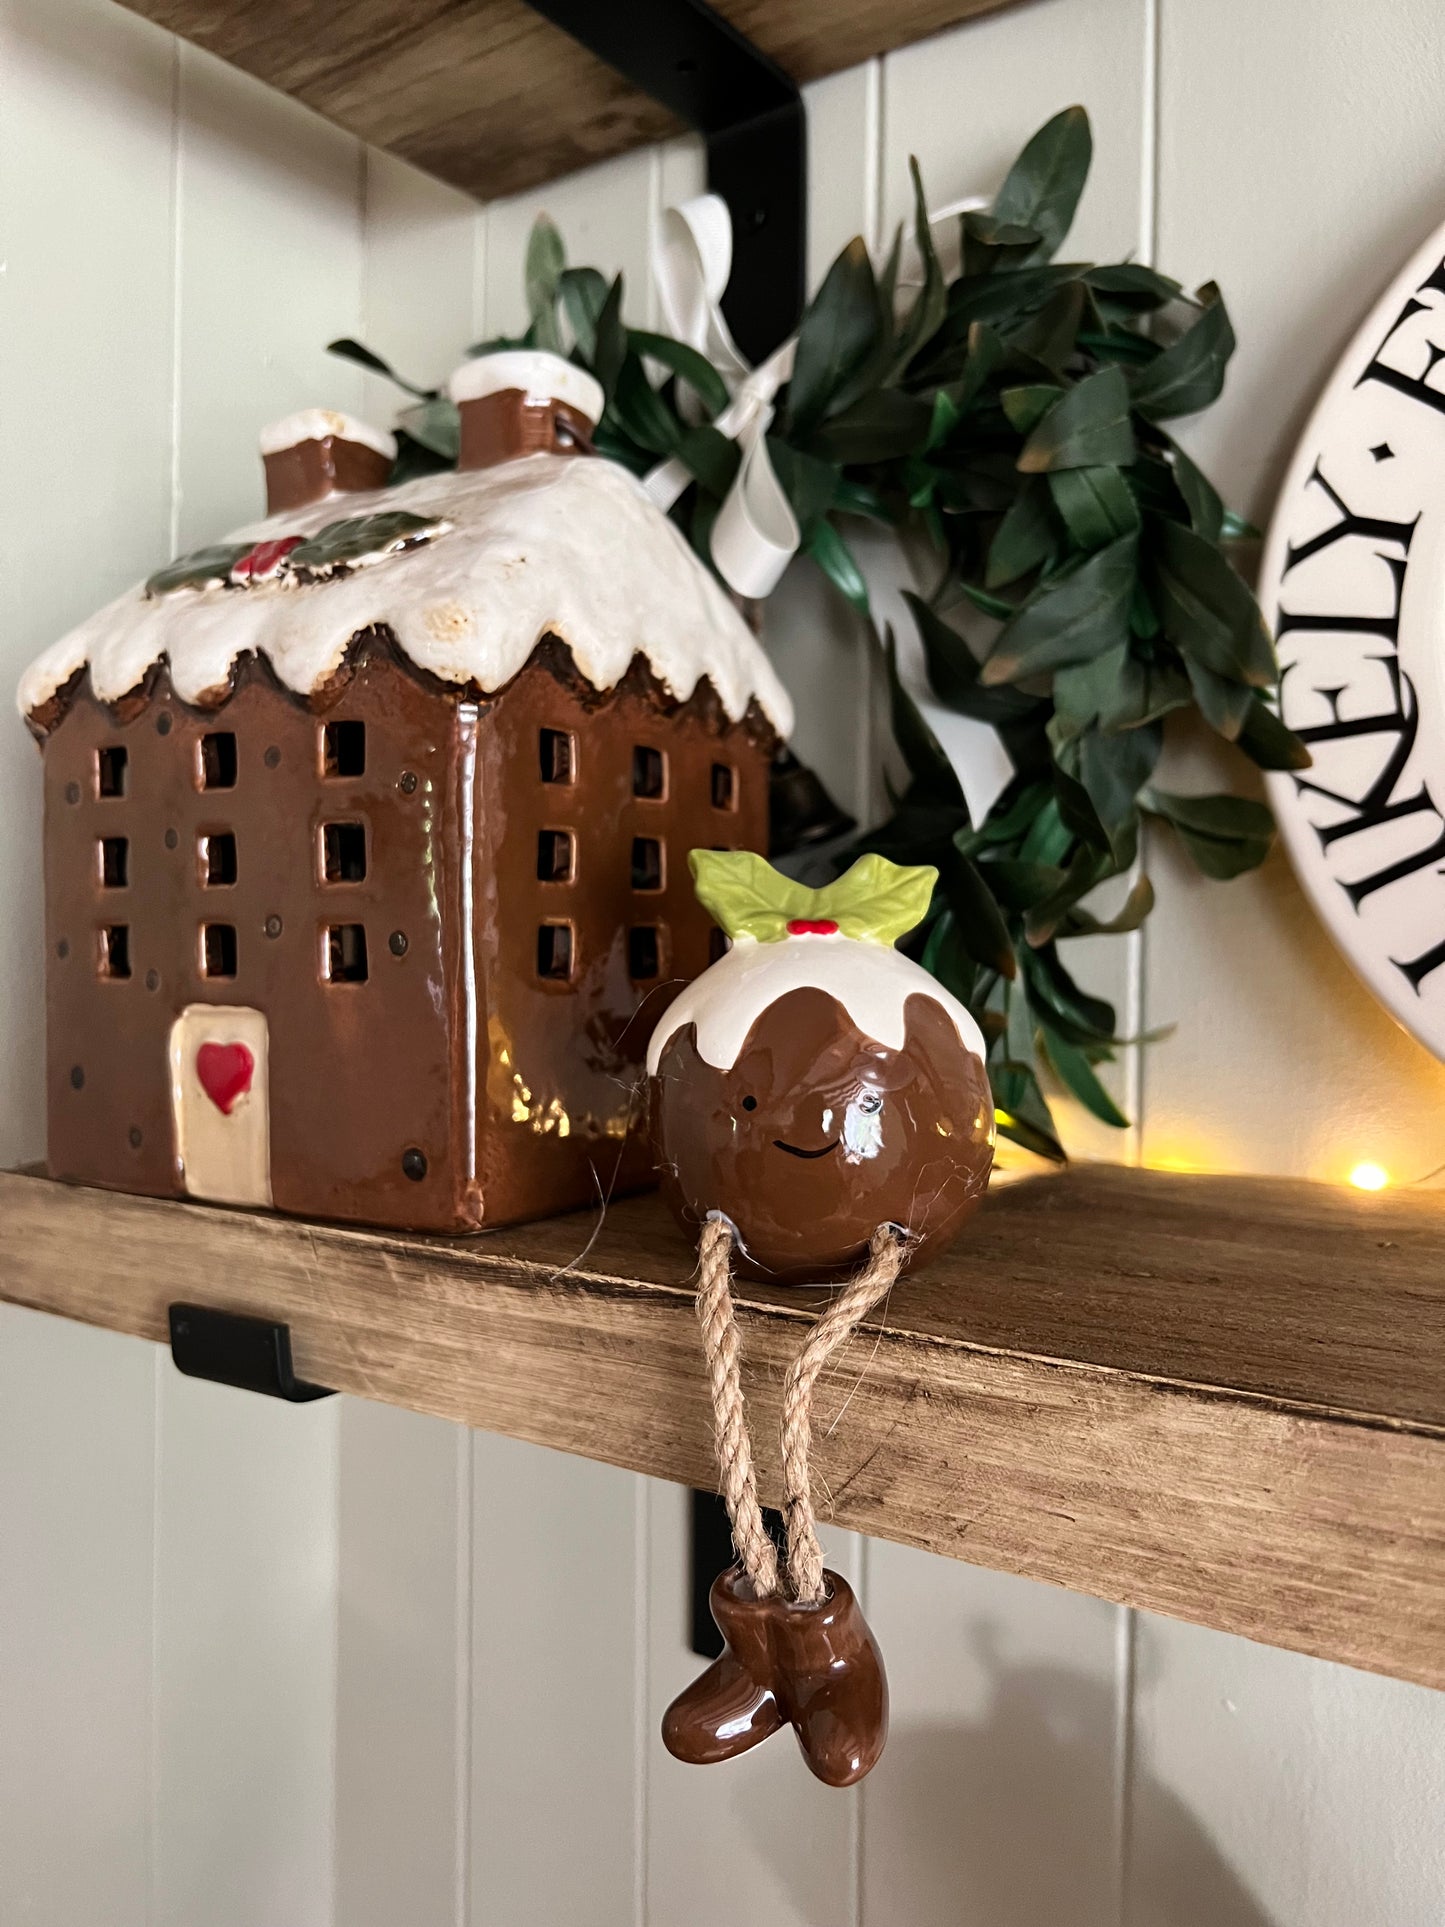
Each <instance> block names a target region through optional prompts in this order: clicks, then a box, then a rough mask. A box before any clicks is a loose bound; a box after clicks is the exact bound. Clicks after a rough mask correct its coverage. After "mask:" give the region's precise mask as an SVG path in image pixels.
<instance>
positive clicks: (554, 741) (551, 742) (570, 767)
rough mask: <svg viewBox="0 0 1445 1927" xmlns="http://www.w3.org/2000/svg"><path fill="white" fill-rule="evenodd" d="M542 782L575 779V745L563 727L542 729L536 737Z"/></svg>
mask: <svg viewBox="0 0 1445 1927" xmlns="http://www.w3.org/2000/svg"><path fill="white" fill-rule="evenodd" d="M537 754H538V758H539V760H540V762H541V767H542V781H543V782H544V783H575V782H576V781H577V746H576V744H575V743H574V742H573V740H572V737H571V735H570V734H569V733H568V731H566V730H565V729H544V730H543V731H542V732H541V734H540V735H539V737H538V738H537Z"/></svg>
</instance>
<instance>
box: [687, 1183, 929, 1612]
mask: <svg viewBox="0 0 1445 1927" xmlns="http://www.w3.org/2000/svg"><path fill="white" fill-rule="evenodd" d="M905 1250H906V1246H905V1243H904V1240H903V1239H902V1238H901V1237H900V1236H899V1235H898V1234H897V1233H896V1232H895V1231H893V1230H891V1229H890V1228H889V1227H888V1226H886V1225H880V1226H879V1228H878V1229H877V1231H875V1232H874V1234H873V1242H872V1245H871V1246H870V1248H869V1257H868V1264H867V1267H866V1269H865V1270H864V1271H863V1272H861V1273H860V1274H859V1276H858V1277H857V1278H855V1279H854V1281H853V1283H852V1284H851V1285H849V1286H848V1288H847V1289H846V1290H845V1291H844V1292H843V1293H842V1294H841V1295H840V1296H839V1297H838V1298H836V1299H835V1300H834V1302H833V1303H832V1304H831V1305H830V1306H829V1307H828V1309H827V1311H825V1312H824V1313H823V1315H822V1317H821V1318H820V1319H819V1320H818V1322H817V1324H815V1325H814V1326H813V1328H812V1330H811V1331H810V1332H809V1333H808V1336H807V1338H806V1339H805V1340H804V1341H803V1344H802V1346H801V1348H800V1349H799V1352H798V1355H797V1357H796V1358H795V1359H794V1360H793V1362H792V1364H791V1366H790V1367H789V1368H788V1376H787V1381H786V1383H785V1385H784V1388H783V1414H782V1452H783V1506H784V1516H785V1519H786V1522H787V1534H788V1571H787V1581H788V1585H787V1590H788V1596H789V1597H790V1598H792V1599H795V1600H797V1601H798V1602H799V1603H800V1604H803V1605H814V1604H816V1603H817V1601H819V1600H820V1599H821V1598H822V1597H823V1552H822V1548H821V1546H820V1545H819V1544H818V1531H817V1520H816V1517H815V1514H814V1511H813V1493H812V1480H811V1477H810V1474H809V1470H808V1458H809V1454H810V1451H811V1448H812V1438H813V1427H812V1407H813V1388H814V1386H815V1385H816V1384H817V1381H818V1377H819V1374H820V1373H821V1372H822V1370H823V1367H824V1366H825V1365H826V1364H827V1362H828V1360H829V1359H830V1358H831V1357H832V1356H833V1354H834V1352H836V1351H837V1350H838V1349H839V1347H840V1346H842V1345H844V1344H846V1342H847V1341H848V1339H849V1338H850V1337H851V1336H852V1335H853V1333H854V1332H855V1331H856V1330H857V1328H858V1326H859V1324H861V1322H862V1321H863V1319H864V1318H866V1317H867V1315H868V1313H869V1312H870V1311H871V1310H872V1309H873V1307H874V1306H875V1305H876V1304H878V1302H879V1301H880V1299H882V1298H884V1297H885V1296H886V1295H887V1293H888V1292H889V1291H890V1290H891V1289H892V1287H893V1283H894V1281H895V1280H896V1278H897V1276H898V1273H899V1271H900V1270H901V1268H902V1265H903V1259H904V1254H905ZM700 1252H701V1259H700V1265H699V1272H698V1291H697V1315H698V1322H699V1324H700V1325H701V1326H702V1342H703V1351H704V1353H705V1355H706V1358H707V1368H708V1381H709V1385H710V1387H711V1390H712V1405H713V1419H714V1438H715V1443H716V1449H717V1461H718V1467H719V1470H720V1471H721V1473H722V1495H723V1502H724V1504H725V1505H726V1506H727V1511H728V1518H729V1519H730V1520H731V1521H732V1527H733V1538H734V1541H735V1543H736V1545H737V1549H738V1555H739V1557H740V1558H741V1559H742V1562H743V1567H744V1570H745V1571H746V1572H747V1575H748V1577H749V1579H750V1580H751V1581H752V1584H753V1591H754V1592H755V1593H756V1595H757V1597H758V1598H759V1599H771V1598H772V1597H773V1595H774V1594H775V1593H777V1592H778V1591H779V1576H778V1560H777V1554H776V1552H775V1551H774V1548H773V1542H772V1540H771V1539H770V1538H769V1537H768V1532H767V1528H766V1526H765V1525H764V1524H763V1513H762V1507H761V1505H760V1504H759V1502H758V1487H757V1475H756V1473H755V1472H754V1469H753V1452H752V1440H751V1437H750V1434H749V1431H748V1421H747V1413H746V1410H745V1409H744V1405H743V1388H742V1373H741V1369H740V1356H741V1342H740V1340H739V1336H738V1328H737V1316H736V1312H735V1309H734V1306H733V1295H732V1281H731V1275H730V1274H731V1263H730V1261H731V1257H732V1230H731V1228H730V1226H729V1225H728V1224H727V1222H726V1221H725V1220H724V1219H722V1218H711V1219H709V1220H708V1222H707V1224H706V1225H705V1226H704V1227H703V1234H702V1242H701V1246H700Z"/></svg>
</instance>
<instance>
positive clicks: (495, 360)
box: [447, 348, 604, 468]
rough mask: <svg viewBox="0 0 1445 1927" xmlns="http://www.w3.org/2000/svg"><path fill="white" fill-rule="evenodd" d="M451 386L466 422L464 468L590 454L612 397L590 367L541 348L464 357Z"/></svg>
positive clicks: (461, 459) (461, 461) (449, 387)
mask: <svg viewBox="0 0 1445 1927" xmlns="http://www.w3.org/2000/svg"><path fill="white" fill-rule="evenodd" d="M447 393H448V394H449V395H450V396H451V398H452V400H453V401H454V402H455V403H456V405H457V412H458V413H459V414H460V416H461V422H462V447H461V457H460V460H459V461H458V463H457V466H458V467H459V468H491V467H493V466H494V465H495V464H496V463H497V462H510V461H514V460H516V459H517V457H518V456H521V455H576V454H590V453H591V450H592V431H593V429H594V428H595V427H596V426H597V424H598V422H599V421H600V420H601V419H602V409H603V402H604V397H603V394H602V388H601V385H600V383H598V382H596V381H594V380H593V378H592V376H591V375H589V374H588V373H587V371H586V369H585V368H578V367H577V366H575V364H574V363H572V362H570V361H564V360H563V359H562V357H561V356H560V355H553V354H548V353H546V352H545V351H544V350H543V349H540V348H508V349H505V350H503V351H502V352H501V353H499V354H495V355H478V356H477V357H476V358H475V359H474V360H472V361H464V362H463V363H462V365H461V367H460V368H458V369H457V371H456V373H455V374H454V375H453V376H452V378H451V380H450V381H449V382H448V383H447Z"/></svg>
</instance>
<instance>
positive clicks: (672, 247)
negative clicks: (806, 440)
mask: <svg viewBox="0 0 1445 1927" xmlns="http://www.w3.org/2000/svg"><path fill="white" fill-rule="evenodd" d="M987 205H988V203H987V202H986V201H984V200H982V199H980V198H979V197H978V196H977V195H968V196H966V197H965V198H964V199H963V200H959V201H952V202H950V203H949V205H948V206H947V207H942V208H939V209H938V211H937V212H936V213H932V214H930V215H929V217H928V218H929V223H930V225H932V224H933V223H935V222H938V221H943V220H947V219H948V218H949V217H950V216H953V215H959V214H966V213H970V212H972V211H973V210H974V209H976V208H981V207H986V206H987ZM732 261H733V229H732V217H731V215H730V214H729V213H728V208H727V203H726V202H725V201H724V200H723V199H722V198H721V196H720V195H717V194H699V195H698V196H696V198H695V199H693V200H690V201H683V202H682V203H681V204H680V205H679V206H677V207H670V208H668V209H666V210H665V212H664V213H663V216H662V219H661V220H660V221H659V223H658V225H657V230H656V233H655V235H654V237H653V248H652V271H653V277H654V279H655V281H656V284H657V292H658V298H659V300H660V302H661V304H662V313H663V319H664V320H665V321H666V323H667V326H668V329H669V331H670V332H671V334H672V335H673V337H674V339H676V340H678V341H684V342H686V343H687V345H688V346H689V347H690V348H695V349H696V350H697V352H698V353H699V354H701V355H705V356H706V357H707V359H708V360H709V361H710V362H711V363H712V365H713V367H714V368H716V370H717V371H718V373H719V375H721V376H722V378H723V380H724V381H725V382H726V383H727V385H728V387H729V388H730V389H731V390H732V400H731V401H730V402H729V403H728V405H727V407H726V408H725V409H724V410H723V412H722V413H721V414H720V415H719V416H718V418H717V420H716V421H715V422H714V423H713V427H714V428H716V429H717V430H718V431H719V433H720V434H723V435H726V436H727V437H728V439H729V440H730V441H734V442H736V443H737V445H738V449H739V451H740V454H741V460H740V461H739V463H738V472H737V474H736V475H735V476H734V478H733V483H732V487H731V488H730V489H729V490H728V492H727V496H726V497H725V499H724V501H723V505H722V507H721V508H720V509H719V510H718V516H717V520H716V521H715V522H714V523H713V528H712V545H711V546H712V559H713V562H714V563H715V564H716V566H717V571H718V574H719V575H721V577H722V579H723V581H724V582H726V583H727V585H728V587H729V588H731V589H733V590H735V591H736V592H737V594H739V595H742V596H752V597H755V598H758V599H761V598H762V597H764V596H769V595H771V594H772V592H773V590H774V589H775V588H777V586H778V583H779V582H780V581H781V580H782V576H783V571H784V570H785V569H786V568H787V566H788V564H789V563H790V562H791V561H792V559H793V557H794V556H795V555H796V554H797V551H798V544H799V542H800V541H801V539H802V535H801V531H800V530H799V528H798V519H797V517H796V516H795V515H794V513H793V507H792V504H791V503H790V502H789V500H788V498H787V496H786V495H785V494H784V492H783V485H782V483H781V482H780V481H779V480H778V477H777V471H776V470H775V469H774V467H773V464H772V459H771V457H770V456H769V454H768V442H767V434H768V429H769V427H770V426H771V424H772V419H773V413H774V410H773V401H774V397H775V396H776V395H777V392H778V390H779V389H780V388H781V387H782V385H783V383H784V382H785V381H787V380H788V378H789V377H790V376H791V374H792V372H793V356H794V353H795V352H796V350H797V345H798V337H797V336H796V335H790V336H789V338H788V339H787V340H786V341H785V342H783V343H782V345H781V346H780V347H778V348H775V349H774V350H773V352H772V354H770V355H769V356H768V358H767V360H766V361H764V362H761V363H760V364H759V365H758V366H757V367H756V368H749V366H748V364H747V362H746V360H745V359H744V357H743V356H742V354H741V353H740V352H739V350H738V346H737V343H736V342H735V341H734V340H733V338H732V335H731V333H730V332H729V330H728V325H727V323H726V321H724V319H723V314H722V306H721V303H722V297H723V292H724V290H725V289H726V287H727V284H728V276H729V275H730V273H731V272H732ZM683 406H684V408H685V409H686V408H689V407H691V402H690V401H684V403H683ZM692 479H693V477H692V472H691V470H690V469H689V468H688V467H687V465H686V463H685V462H683V461H681V460H680V459H679V458H678V457H677V456H675V455H674V456H671V457H669V459H668V460H667V461H665V462H660V463H659V464H658V466H657V467H656V468H654V469H652V470H651V471H650V473H649V474H648V475H647V476H646V477H644V479H643V484H642V485H643V487H644V488H645V489H646V490H647V493H648V494H649V495H650V496H651V497H652V499H653V501H654V502H656V504H657V506H658V507H659V508H660V509H662V511H663V512H664V513H666V511H667V510H668V509H670V508H671V507H672V505H673V503H674V502H675V501H676V500H677V498H678V497H679V496H680V495H681V494H682V492H683V490H684V489H685V488H686V487H687V486H688V484H689V483H690V482H691V481H692Z"/></svg>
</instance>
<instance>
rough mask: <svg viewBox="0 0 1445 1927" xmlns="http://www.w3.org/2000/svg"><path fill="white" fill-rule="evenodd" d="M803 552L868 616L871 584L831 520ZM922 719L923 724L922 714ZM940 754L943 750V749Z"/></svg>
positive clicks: (811, 533)
mask: <svg viewBox="0 0 1445 1927" xmlns="http://www.w3.org/2000/svg"><path fill="white" fill-rule="evenodd" d="M803 552H804V554H806V555H811V556H812V558H813V560H814V561H815V562H816V563H817V565H818V567H819V568H820V569H821V570H822V571H823V573H824V575H826V576H827V578H828V580H829V581H830V582H831V583H832V584H833V586H834V587H835V588H837V589H840V590H841V591H842V593H843V594H844V595H845V596H847V598H848V600H849V601H850V602H851V603H852V604H853V607H854V608H855V609H858V610H861V611H862V613H863V614H864V615H867V613H868V584H867V583H866V582H865V581H864V579H863V571H862V570H861V569H860V568H859V567H858V563H857V560H856V558H855V557H854V554H853V551H852V550H851V549H850V548H849V547H848V544H847V543H846V542H845V541H844V540H843V538H842V536H841V535H839V533H838V531H837V530H836V529H835V528H834V527H833V524H832V523H831V522H827V521H822V520H819V521H817V522H815V523H814V524H813V526H812V528H810V529H809V530H808V532H807V534H806V535H805V536H804V537H803ZM919 721H920V723H922V721H923V719H922V717H920V718H919ZM925 727H926V725H925ZM901 747H902V745H901V744H900V748H901ZM935 747H937V745H935ZM939 754H940V755H942V754H943V752H942V751H941V750H940V751H939Z"/></svg>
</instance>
